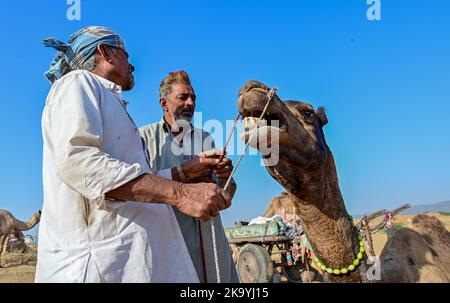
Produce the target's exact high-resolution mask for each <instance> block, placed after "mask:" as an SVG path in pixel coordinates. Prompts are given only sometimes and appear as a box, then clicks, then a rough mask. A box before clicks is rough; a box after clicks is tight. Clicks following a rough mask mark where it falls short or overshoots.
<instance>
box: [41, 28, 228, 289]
mask: <svg viewBox="0 0 450 303" xmlns="http://www.w3.org/2000/svg"><path fill="white" fill-rule="evenodd" d="M45 45H46V46H50V47H53V48H55V49H57V50H58V51H59V53H58V54H57V56H56V58H55V60H54V61H53V63H52V65H51V68H50V70H49V71H48V72H47V73H46V76H47V78H48V79H49V80H50V82H51V83H52V87H51V89H50V92H49V94H48V97H47V100H46V105H45V108H44V112H43V114H42V134H43V143H44V147H43V185H44V206H43V210H42V217H41V221H40V227H39V245H38V261H37V268H36V278H35V280H36V282H180V283H181V282H198V281H199V279H198V276H197V273H196V271H195V268H194V265H193V263H192V260H191V258H190V255H189V252H188V250H187V247H186V244H185V242H184V239H183V234H182V233H181V231H180V228H179V226H178V223H177V219H176V217H175V214H174V212H173V210H172V206H175V207H177V208H178V209H179V210H180V211H181V212H183V213H185V214H187V215H190V216H192V217H196V218H204V219H205V220H207V219H209V217H210V216H211V214H213V213H217V212H218V211H219V210H222V209H224V208H225V206H226V207H229V206H230V203H231V199H230V198H229V196H228V194H227V193H226V192H225V191H223V190H222V189H221V188H220V187H218V186H216V185H213V184H182V183H178V182H174V181H172V172H171V170H170V169H169V170H161V171H158V172H157V173H156V174H152V171H151V169H150V167H149V164H148V162H147V157H146V153H145V150H144V146H143V144H142V141H141V136H140V134H139V130H138V128H137V126H136V124H135V123H134V121H133V119H132V118H131V116H130V115H129V114H128V112H127V110H126V107H125V104H126V103H125V101H124V99H123V97H122V91H124V90H129V89H131V88H132V87H133V85H134V77H133V75H132V73H133V71H134V67H133V65H131V64H130V63H129V62H128V54H127V53H126V52H125V49H124V46H123V42H122V40H121V39H120V38H119V36H117V35H116V34H114V33H113V32H112V31H110V30H108V29H106V28H104V27H87V28H84V29H82V30H80V31H78V32H77V33H75V34H74V35H72V37H71V38H70V40H69V43H68V44H65V43H63V42H61V41H58V40H55V39H46V40H45ZM87 63H89V64H87Z"/></svg>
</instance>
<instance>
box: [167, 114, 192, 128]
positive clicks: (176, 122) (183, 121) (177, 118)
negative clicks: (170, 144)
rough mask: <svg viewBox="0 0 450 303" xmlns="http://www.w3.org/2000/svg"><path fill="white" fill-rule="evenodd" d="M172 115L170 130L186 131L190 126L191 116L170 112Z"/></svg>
mask: <svg viewBox="0 0 450 303" xmlns="http://www.w3.org/2000/svg"><path fill="white" fill-rule="evenodd" d="M170 115H171V116H172V121H173V123H172V131H173V132H183V133H184V132H186V131H187V130H188V129H189V128H190V127H191V121H192V118H191V117H189V118H187V117H184V116H183V115H181V114H179V115H175V114H173V113H171V114H170Z"/></svg>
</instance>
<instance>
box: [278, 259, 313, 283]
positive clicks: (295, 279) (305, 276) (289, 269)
mask: <svg viewBox="0 0 450 303" xmlns="http://www.w3.org/2000/svg"><path fill="white" fill-rule="evenodd" d="M283 272H284V274H285V275H286V278H287V280H288V282H289V283H309V282H313V281H316V280H317V271H316V270H315V269H313V268H311V267H309V270H307V269H306V268H305V266H304V265H303V264H296V265H294V266H286V267H283Z"/></svg>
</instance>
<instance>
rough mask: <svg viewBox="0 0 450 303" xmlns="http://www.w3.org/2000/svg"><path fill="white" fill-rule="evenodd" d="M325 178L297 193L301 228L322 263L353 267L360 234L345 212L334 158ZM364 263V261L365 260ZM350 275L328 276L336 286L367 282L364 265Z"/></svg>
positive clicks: (331, 158) (329, 164) (333, 266)
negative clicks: (342, 283)
mask: <svg viewBox="0 0 450 303" xmlns="http://www.w3.org/2000/svg"><path fill="white" fill-rule="evenodd" d="M325 171H326V175H325V176H322V177H319V179H321V180H320V182H315V184H305V183H303V182H302V183H303V185H304V186H302V187H303V189H302V190H301V191H299V192H296V193H295V196H296V197H297V204H298V209H299V213H300V218H301V221H302V224H303V226H304V228H305V232H306V235H307V236H308V239H309V241H310V242H311V244H312V246H313V248H314V253H315V254H316V256H317V257H318V258H319V260H320V261H321V262H322V263H323V264H324V265H326V266H327V267H330V268H332V269H342V268H344V267H348V266H349V265H351V264H352V262H353V260H354V259H355V258H356V255H357V253H358V249H359V241H358V238H357V231H356V229H355V228H354V226H353V224H352V222H351V220H350V218H349V214H348V213H347V210H346V209H345V205H344V200H343V198H342V194H341V191H340V188H339V184H338V178H337V173H336V167H335V164H334V160H333V156H332V155H331V152H330V156H329V159H328V163H327V167H326V169H325ZM363 261H365V260H363ZM361 263H364V264H362V265H360V266H359V267H358V269H357V270H355V271H354V272H352V273H351V274H348V275H345V276H343V275H340V276H333V275H327V276H328V277H327V278H328V280H329V281H333V282H359V281H363V280H364V278H363V277H364V276H365V275H362V273H363V272H365V262H361Z"/></svg>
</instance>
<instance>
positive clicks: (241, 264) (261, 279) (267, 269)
mask: <svg viewBox="0 0 450 303" xmlns="http://www.w3.org/2000/svg"><path fill="white" fill-rule="evenodd" d="M237 269H238V274H239V279H240V281H241V282H243V283H271V282H272V279H273V264H272V259H271V258H270V255H269V253H268V251H267V250H266V249H265V248H264V247H262V246H259V245H254V244H245V245H244V246H243V247H242V248H241V249H240V251H239V255H238V257H237Z"/></svg>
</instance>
